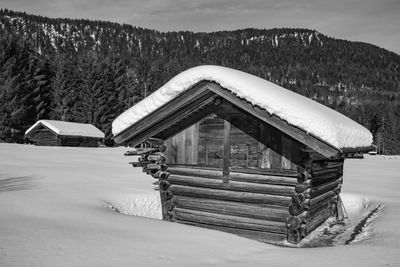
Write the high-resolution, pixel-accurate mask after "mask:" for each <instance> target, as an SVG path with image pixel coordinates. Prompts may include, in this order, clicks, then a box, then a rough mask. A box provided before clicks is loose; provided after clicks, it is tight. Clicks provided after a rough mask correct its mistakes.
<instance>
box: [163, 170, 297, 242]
mask: <svg viewBox="0 0 400 267" xmlns="http://www.w3.org/2000/svg"><path fill="white" fill-rule="evenodd" d="M168 172H169V173H170V176H169V177H168V179H167V181H168V183H169V187H168V189H167V190H168V191H170V192H171V194H170V195H171V196H172V197H171V199H170V201H171V203H172V205H171V206H172V208H170V210H169V213H170V218H171V220H172V221H175V222H179V223H184V224H189V225H195V226H201V227H206V228H210V229H216V230H221V231H224V232H229V233H234V234H237V235H240V236H244V237H250V238H252V239H256V240H259V241H263V242H278V241H284V240H286V238H287V227H286V219H287V217H289V216H290V213H289V209H288V206H289V205H290V203H291V196H292V195H293V194H295V185H296V183H297V175H296V173H295V172H292V174H291V176H289V177H282V176H275V175H273V174H272V175H271V174H267V173H265V174H246V173H241V172H231V173H230V181H229V183H223V181H222V171H220V170H207V169H196V168H187V167H183V166H170V167H169V168H168Z"/></svg>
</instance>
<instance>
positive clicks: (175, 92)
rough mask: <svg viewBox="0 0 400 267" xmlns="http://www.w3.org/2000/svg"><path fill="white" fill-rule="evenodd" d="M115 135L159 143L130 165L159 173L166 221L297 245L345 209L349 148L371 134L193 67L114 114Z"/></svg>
mask: <svg viewBox="0 0 400 267" xmlns="http://www.w3.org/2000/svg"><path fill="white" fill-rule="evenodd" d="M113 133H114V139H115V141H116V142H117V143H120V144H125V145H129V146H132V147H134V146H136V145H137V144H140V143H142V142H144V141H147V142H152V143H153V148H147V149H139V150H136V151H132V152H127V153H126V155H140V156H141V157H140V158H139V161H137V162H131V163H132V164H133V166H135V167H137V166H141V167H143V171H145V172H147V174H149V175H151V176H153V177H154V178H156V179H159V189H160V194H161V201H162V207H163V219H164V220H168V221H173V222H179V223H184V224H188V225H193V226H200V227H205V228H211V229H217V230H221V231H225V232H229V233H234V234H237V235H240V236H244V237H248V238H252V239H256V240H259V241H263V242H270V243H271V242H282V241H286V240H287V241H289V242H292V243H298V242H299V241H300V240H301V239H302V238H303V237H305V236H306V235H308V234H309V233H310V232H311V231H313V230H314V229H315V228H317V227H318V226H319V225H321V224H322V223H323V222H324V221H325V220H326V219H328V218H329V217H332V216H338V212H340V209H339V208H340V203H339V201H340V198H339V193H340V190H341V185H342V182H343V180H342V175H343V163H344V158H345V157H346V155H347V154H354V153H360V152H365V151H369V150H370V145H371V143H372V135H371V133H370V132H369V131H368V130H367V129H365V128H364V127H363V126H361V125H359V124H357V123H356V122H354V121H352V120H350V119H349V118H347V117H345V116H343V115H341V114H339V113H337V112H335V111H333V110H331V109H329V108H327V107H325V106H323V105H320V104H318V103H316V102H314V101H312V100H310V99H308V98H305V97H303V96H300V95H298V94H295V93H293V92H291V91H289V90H286V89H284V88H282V87H279V86H277V85H275V84H272V83H270V82H268V81H265V80H263V79H260V78H257V77H255V76H252V75H249V74H246V73H243V72H240V71H236V70H232V69H228V68H223V67H217V66H201V67H196V68H193V69H190V70H187V71H185V72H183V73H181V74H179V75H178V76H176V77H175V78H173V79H172V80H171V81H169V82H168V83H167V84H165V85H164V86H163V87H162V88H160V89H159V90H157V91H156V92H155V93H153V94H152V95H150V96H149V97H148V98H146V99H144V100H143V101H141V102H140V103H138V104H137V105H135V106H134V107H132V108H131V109H129V110H127V111H126V112H124V113H123V114H121V115H120V116H119V117H118V118H117V119H116V120H115V121H114V122H113Z"/></svg>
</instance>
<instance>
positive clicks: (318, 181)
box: [295, 175, 342, 193]
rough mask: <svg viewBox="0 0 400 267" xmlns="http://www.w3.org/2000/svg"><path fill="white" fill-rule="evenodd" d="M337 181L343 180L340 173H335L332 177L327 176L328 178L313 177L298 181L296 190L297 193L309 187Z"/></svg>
mask: <svg viewBox="0 0 400 267" xmlns="http://www.w3.org/2000/svg"><path fill="white" fill-rule="evenodd" d="M336 181H340V183H341V182H342V176H340V175H335V176H332V177H329V178H328V177H327V178H312V179H309V180H307V181H304V182H303V183H298V184H296V186H295V191H296V192H297V193H303V192H304V191H306V190H307V189H309V188H316V187H320V186H323V185H326V184H329V183H334V182H336Z"/></svg>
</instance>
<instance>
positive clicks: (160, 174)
mask: <svg viewBox="0 0 400 267" xmlns="http://www.w3.org/2000/svg"><path fill="white" fill-rule="evenodd" d="M169 175H170V173H169V172H165V171H161V170H159V171H157V172H155V173H153V174H151V176H153V177H154V178H156V179H159V180H168V177H169Z"/></svg>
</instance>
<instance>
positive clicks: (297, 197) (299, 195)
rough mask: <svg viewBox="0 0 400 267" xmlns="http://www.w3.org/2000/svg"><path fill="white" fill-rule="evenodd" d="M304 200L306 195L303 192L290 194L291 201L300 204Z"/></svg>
mask: <svg viewBox="0 0 400 267" xmlns="http://www.w3.org/2000/svg"><path fill="white" fill-rule="evenodd" d="M305 200H306V196H305V195H304V194H303V193H297V194H294V195H293V196H292V202H293V203H295V204H301V203H303V202H304V201H305Z"/></svg>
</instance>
